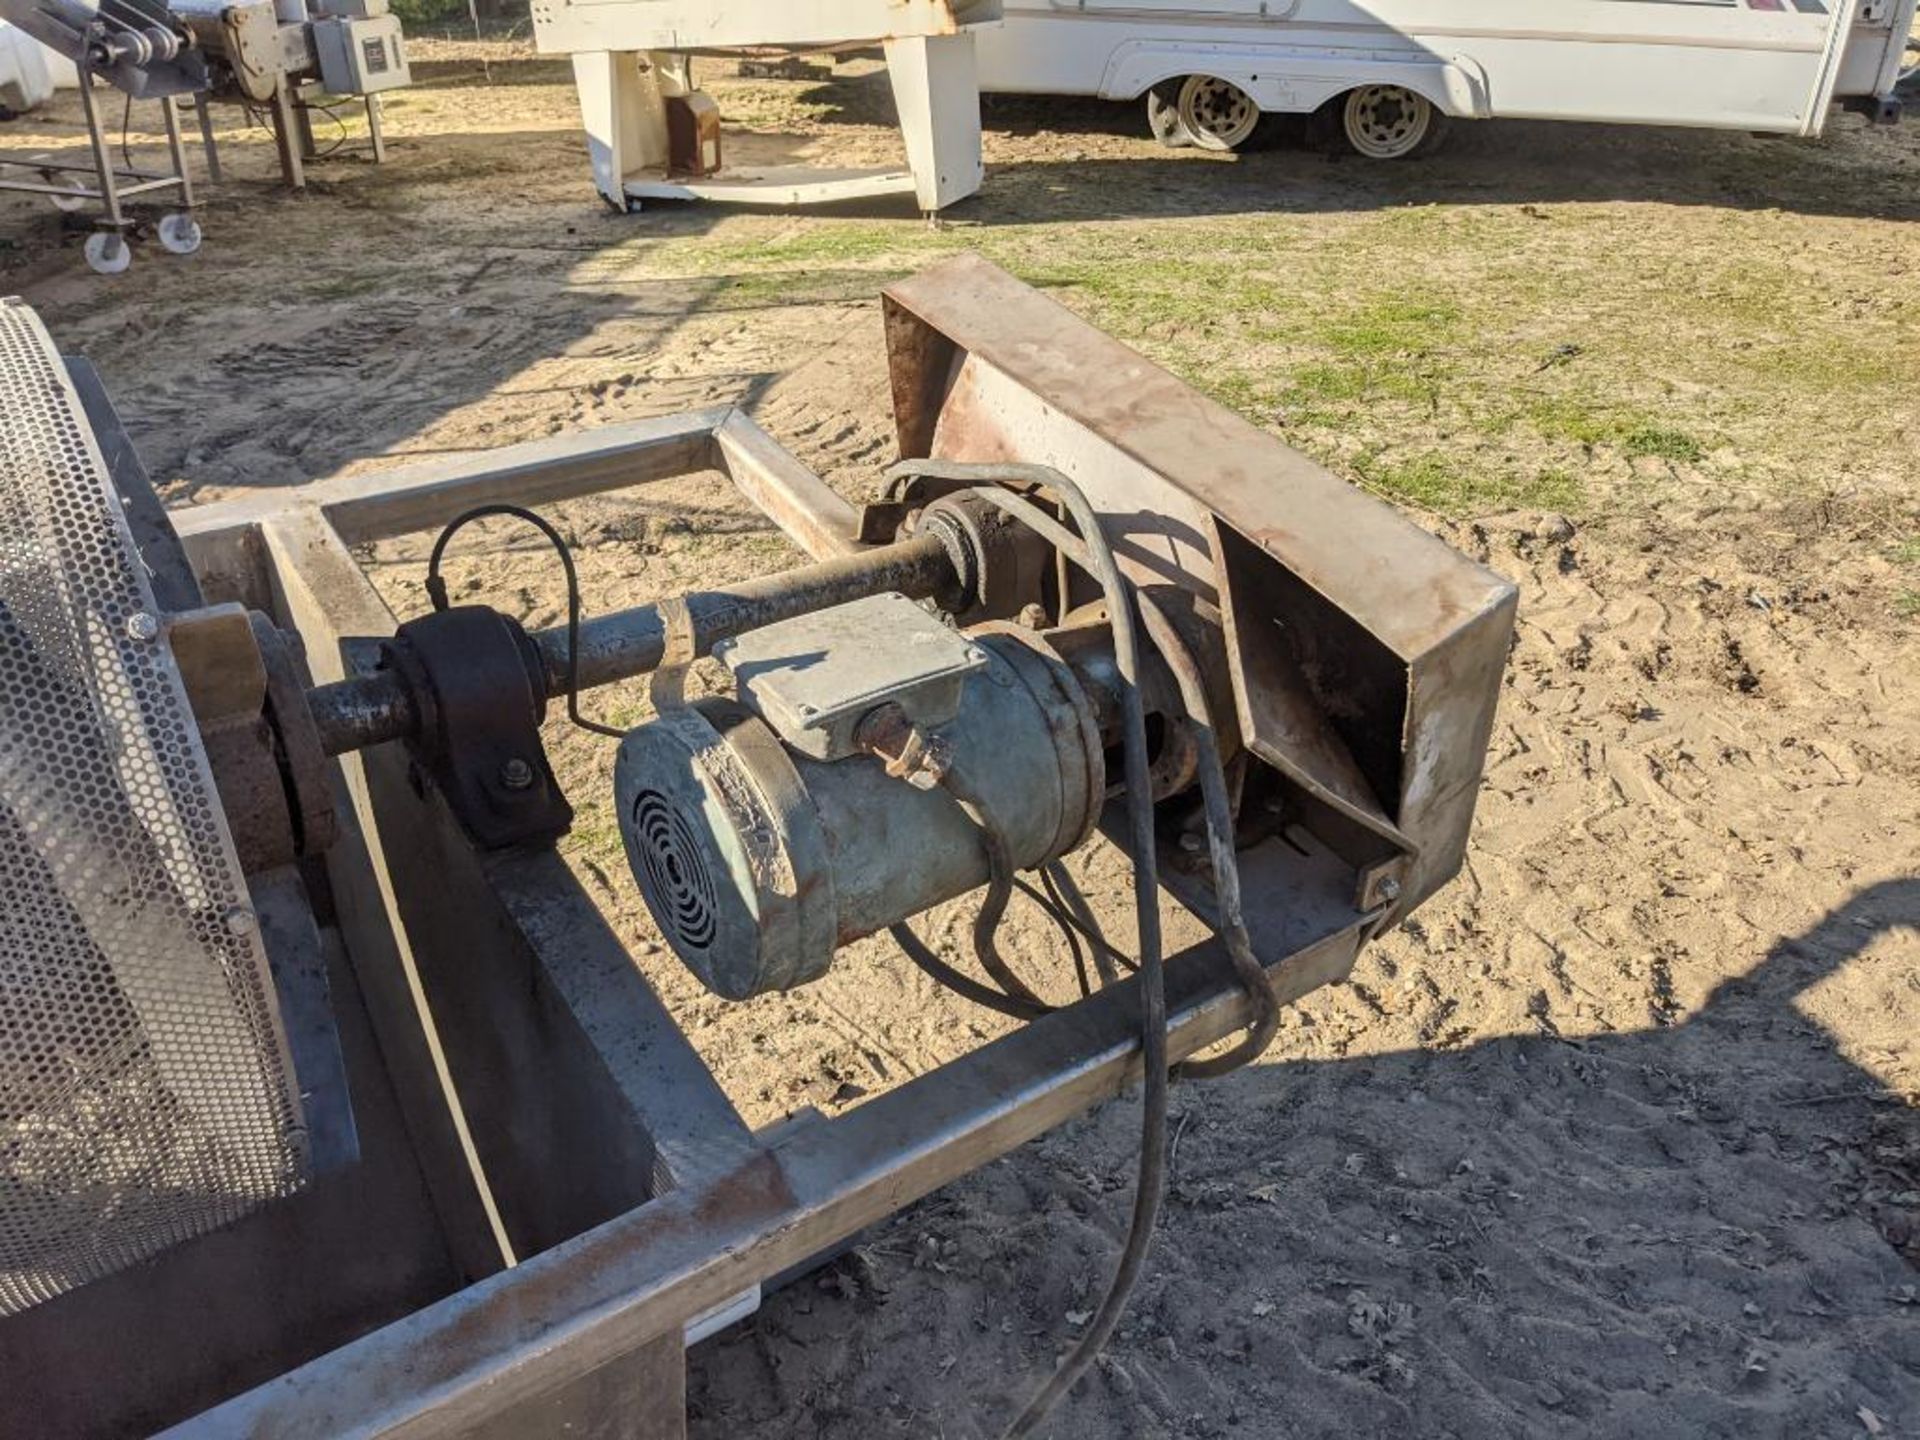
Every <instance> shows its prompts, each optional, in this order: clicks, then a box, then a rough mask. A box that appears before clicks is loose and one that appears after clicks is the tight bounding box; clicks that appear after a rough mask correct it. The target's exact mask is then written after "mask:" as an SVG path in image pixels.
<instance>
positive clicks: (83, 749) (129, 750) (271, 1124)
mask: <svg viewBox="0 0 1920 1440" xmlns="http://www.w3.org/2000/svg"><path fill="white" fill-rule="evenodd" d="M155 619H156V617H155V612H154V605H153V598H152V593H151V591H150V590H149V588H148V585H147V582H146V578H145V575H144V573H143V571H142V569H141V567H140V561H139V558H138V556H137V554H136V552H135V550H134V548H133V541H132V537H131V536H130V535H129V533H128V530H127V526H126V522H125V519H124V517H123V516H122V515H121V512H120V504H119V499H118V497H117V496H116V495H115V494H114V492H113V488H112V484H111V481H110V480H109V478H108V476H107V473H106V467H105V465H104V464H103V463H102V461H101V459H100V455H99V451H98V450H97V448H96V447H95V445H94V443H93V437H92V435H91V434H90V433H89V431H88V428H87V425H86V422H85V420H84V418H83V417H82V412H81V409H80V404H79V400H78V398H77V397H76V395H75V393H74V391H73V389H72V387H71V386H70V385H69V384H68V382H67V378H66V372H65V369H64V367H62V366H61V364H60V361H59V357H58V356H57V355H56V354H55V352H54V350H53V347H52V344H51V342H50V341H49V339H48V337H47V333H46V331H45V330H44V329H43V328H42V327H41V325H40V322H39V320H38V319H37V318H36V317H35V315H34V314H33V312H32V311H31V310H29V309H28V308H27V307H26V306H24V305H22V304H21V303H20V302H18V301H17V300H7V301H0V1315H3V1314H9V1313H12V1312H14V1311H18V1310H21V1309H24V1308H26V1307H27V1306H30V1305H34V1304H37V1303H39V1302H40V1301H42V1300H46V1299H48V1298H50V1297H52V1296H54V1295H58V1294H60V1293H61V1292H62V1291H64V1290H68V1289H71V1288H72V1287H73V1286H75V1285H78V1284H81V1283H83V1282H85V1281H87V1280H90V1279H93V1278H95V1277H97V1276H100V1275H103V1274H106V1273H108V1272H110V1271H113V1270H115V1269H118V1268H120V1267H122V1266H125V1265H128V1264H131V1263H133V1262H134V1261H136V1260H139V1259H142V1258H144V1257H146V1256H148V1255H151V1254H153V1253H155V1252H156V1251H158V1250H160V1249H163V1248H164V1247H166V1246H168V1245H172V1244H175V1243H177V1242H179V1241H181V1240H185V1239H188V1238H190V1237H191V1236H194V1235H197V1234H200V1233H202V1232H204V1231H207V1230H210V1229H212V1228H214V1227H216V1226H219V1225H223V1224H226V1223H227V1222H229V1221H231V1220H233V1219H235V1218H237V1217H238V1216H240V1215H242V1214H244V1213H246V1212H247V1211H248V1210H251V1209H253V1208H254V1207H256V1206H258V1205H259V1204H261V1203H262V1202H264V1201H267V1200H270V1199H273V1198H275V1197H278V1196H282V1195H286V1194H288V1193H290V1192H291V1191H293V1190H294V1189H296V1188H297V1187H298V1186H299V1185H300V1183H301V1182H302V1181H303V1180H304V1179H305V1172H306V1149H305V1143H304V1142H305V1137H304V1133H303V1131H302V1129H301V1125H300V1109H299V1105H298V1103H297V1100H296V1096H295V1090H294V1085H293V1077H292V1072H291V1069H290V1067H289V1064H288V1062H287V1059H286V1047H285V1043H284V1039H283V1036H282V1035H281V1032H280V1027H279V1019H278V1015H277V1012H276V1010H275V1006H274V998H273V990H272V986H271V983H270V982H269V980H268V977H267V968H266V957H265V953H264V951H263V950H262V948H261V944H260V940H259V935H258V926H257V923H256V921H255V919H254V916H253V914H252V911H251V910H250V909H249V908H248V905H247V892H246V887H245V883H244V881H243V880H242V879H241V876H240V870H239V866H238V864H237V862H236V861H235V859H234V855H233V846H232V842H231V840H230V839H229V837H228V835H227V831H226V827H225V825H224V823H223V821H222V819H221V816H220V811H219V807H218V802H217V801H216V799H215V795H214V790H213V784H212V779H211V776H210V775H209V773H208V770H207V763H206V757H205V754H204V753H203V752H202V750H201V748H200V743H199V737H198V734H197V732H196V731H195V729H194V726H193V723H192V719H191V714H190V711H189V709H188V706H187V700H186V695H185V691H184V690H183V688H182V686H181V682H180V676H179V672H178V671H177V670H176V668H175V667H174V664H173V660H172V657H171V655H170V653H169V652H168V649H167V646H166V642H165V639H164V637H163V636H161V635H160V634H159V627H158V626H157V625H156V624H155ZM189 1323H190V1321H189Z"/></svg>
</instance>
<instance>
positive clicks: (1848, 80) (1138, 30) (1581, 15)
mask: <svg viewBox="0 0 1920 1440" xmlns="http://www.w3.org/2000/svg"><path fill="white" fill-rule="evenodd" d="M1915 3H1916V0H1007V3H1006V9H1005V16H1006V19H1005V24H1004V25H1002V26H999V27H993V28H987V29H983V30H980V31H978V32H976V44H977V46H978V51H979V56H978V64H979V74H980V84H981V88H982V89H983V90H985V91H988V92H995V91H998V92H1020V93H1033V94H1056V95H1057V94H1077V95H1097V96H1102V97H1105V98H1108V99H1116V100H1129V99H1134V98H1137V97H1139V96H1141V95H1143V94H1145V93H1146V92H1148V91H1149V90H1150V89H1152V88H1153V87H1154V86H1156V85H1160V84H1162V83H1163V82H1166V81H1169V80H1172V79H1174V78H1176V77H1179V76H1186V75H1209V76H1215V77H1218V78H1219V79H1222V80H1226V81H1229V82H1230V83H1232V84H1233V85H1235V86H1238V87H1239V88H1240V89H1241V90H1243V91H1245V92H1246V94H1247V95H1248V96H1250V97H1251V98H1252V99H1253V100H1254V101H1255V102H1256V103H1257V104H1258V105H1259V107H1260V109H1261V110H1263V111H1276V112H1277V111H1311V110H1315V109H1317V108H1318V107H1320V106H1321V105H1322V104H1324V103H1325V102H1327V101H1329V100H1331V99H1333V98H1334V97H1336V96H1338V95H1341V94H1343V93H1347V92H1349V91H1352V90H1354V89H1356V88H1357V87H1361V86H1374V85H1394V86H1401V87H1404V88H1405V89H1407V90H1411V91H1413V92H1414V93H1415V94H1417V95H1420V96H1424V97H1425V98H1426V99H1427V100H1428V101H1430V102H1431V103H1432V104H1433V105H1434V106H1435V107H1436V108H1438V109H1439V110H1441V111H1443V112H1444V113H1446V114H1448V115H1452V116H1457V117H1464V118H1474V119H1485V118H1490V117H1493V116H1511V117H1525V118H1530V119H1548V120H1587V121H1611V122H1616V123H1622V124H1650V125H1696V126H1710V127H1717V128H1725V129H1738V130H1753V131H1769V132H1775V133H1782V134H1790V135H1818V134H1819V133H1820V131H1821V129H1822V128H1823V127H1824V125H1825V124H1826V117H1827V114H1828V112H1829V110H1830V109H1831V108H1832V105H1833V103H1834V102H1835V101H1836V100H1839V99H1847V98H1851V99H1853V100H1854V101H1855V102H1856V103H1859V104H1862V106H1863V108H1870V109H1877V110H1878V111H1879V112H1880V113H1881V114H1882V115H1883V118H1892V116H1893V115H1894V114H1897V104H1895V103H1894V102H1893V101H1892V94H1893V88H1894V84H1895V82H1896V80H1897V79H1898V77H1899V73H1900V67H1901V63H1902V56H1903V54H1904V51H1905V47H1906V43H1907V37H1908V35H1909V32H1910V28H1911V25H1912V22H1913V16H1914V10H1915Z"/></svg>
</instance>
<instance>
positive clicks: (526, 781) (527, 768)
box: [500, 756, 534, 790]
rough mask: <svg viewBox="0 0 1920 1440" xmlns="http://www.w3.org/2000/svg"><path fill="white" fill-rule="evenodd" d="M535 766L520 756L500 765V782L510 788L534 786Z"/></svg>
mask: <svg viewBox="0 0 1920 1440" xmlns="http://www.w3.org/2000/svg"><path fill="white" fill-rule="evenodd" d="M533 778H534V777H533V766H531V765H529V764H528V763H527V762H526V761H524V760H522V759H520V758H519V757H518V756H516V757H514V758H513V759H511V760H509V761H507V763H506V764H504V765H502V766H501V767H500V783H501V784H502V785H504V786H506V788H507V789H509V790H529V789H532V788H533Z"/></svg>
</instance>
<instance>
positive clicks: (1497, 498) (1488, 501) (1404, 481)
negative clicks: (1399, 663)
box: [1354, 451, 1583, 517]
mask: <svg viewBox="0 0 1920 1440" xmlns="http://www.w3.org/2000/svg"><path fill="white" fill-rule="evenodd" d="M1354 470H1355V472H1356V473H1357V474H1358V475H1359V476H1360V478H1361V479H1362V480H1363V481H1364V482H1366V484H1367V485H1369V486H1370V487H1372V488H1373V489H1375V490H1378V491H1381V492H1382V493H1384V494H1387V495H1391V496H1393V497H1394V498H1396V499H1400V500H1405V501H1408V502H1410V503H1412V504H1414V505H1418V506H1421V507H1422V508H1424V509H1427V510H1436V511H1438V512H1440V513H1441V514H1443V515H1449V516H1455V517H1460V516H1466V515H1476V514H1478V515H1484V514H1488V513H1490V512H1492V511H1497V510H1516V509H1528V510H1571V511H1575V512H1577V511H1578V510H1579V509H1580V506H1581V501H1582V498H1583V497H1582V491H1581V486H1580V482H1579V480H1578V479H1576V478H1575V477H1574V476H1572V475H1570V474H1569V473H1567V472H1566V471H1565V470H1560V469H1552V468H1549V469H1545V470H1539V471H1535V472H1531V473H1528V472H1513V471H1500V470H1494V469H1490V468H1487V467H1485V466H1483V465H1479V464H1476V463H1475V461H1474V458H1473V456H1472V455H1471V454H1470V453H1465V452H1462V453H1441V452H1438V451H1427V452H1424V453H1421V454H1417V455H1410V456H1407V457H1404V458H1401V459H1392V460H1389V459H1386V458H1384V457H1382V456H1379V455H1373V456H1369V457H1367V458H1366V459H1363V460H1359V461H1356V462H1355V463H1354Z"/></svg>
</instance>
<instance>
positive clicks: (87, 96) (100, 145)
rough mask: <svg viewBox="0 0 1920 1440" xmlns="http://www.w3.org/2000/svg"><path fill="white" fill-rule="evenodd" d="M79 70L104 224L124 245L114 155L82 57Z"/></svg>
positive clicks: (81, 104) (82, 99)
mask: <svg viewBox="0 0 1920 1440" xmlns="http://www.w3.org/2000/svg"><path fill="white" fill-rule="evenodd" d="M78 69H79V71H80V109H81V112H82V113H83V114H85V116H86V118H87V142H88V144H89V145H91V146H92V147H93V168H94V169H95V171H97V172H98V174H99V176H100V203H101V205H102V206H103V207H104V208H105V209H106V212H107V224H108V225H109V226H111V227H112V229H113V234H114V237H115V241H116V243H117V244H120V245H124V244H126V243H127V222H126V221H125V220H124V219H123V218H122V217H121V214H120V189H119V184H118V180H119V177H118V176H116V175H115V174H114V170H113V154H112V152H111V151H110V150H108V149H107V137H106V136H105V135H104V134H103V133H102V132H101V130H100V112H99V110H98V109H97V108H96V107H95V106H94V103H93V70H92V68H91V67H90V66H89V64H88V62H87V60H86V59H85V58H84V57H83V58H82V59H81V61H80V64H79V67H78ZM114 253H118V252H117V251H116V252H114Z"/></svg>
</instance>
